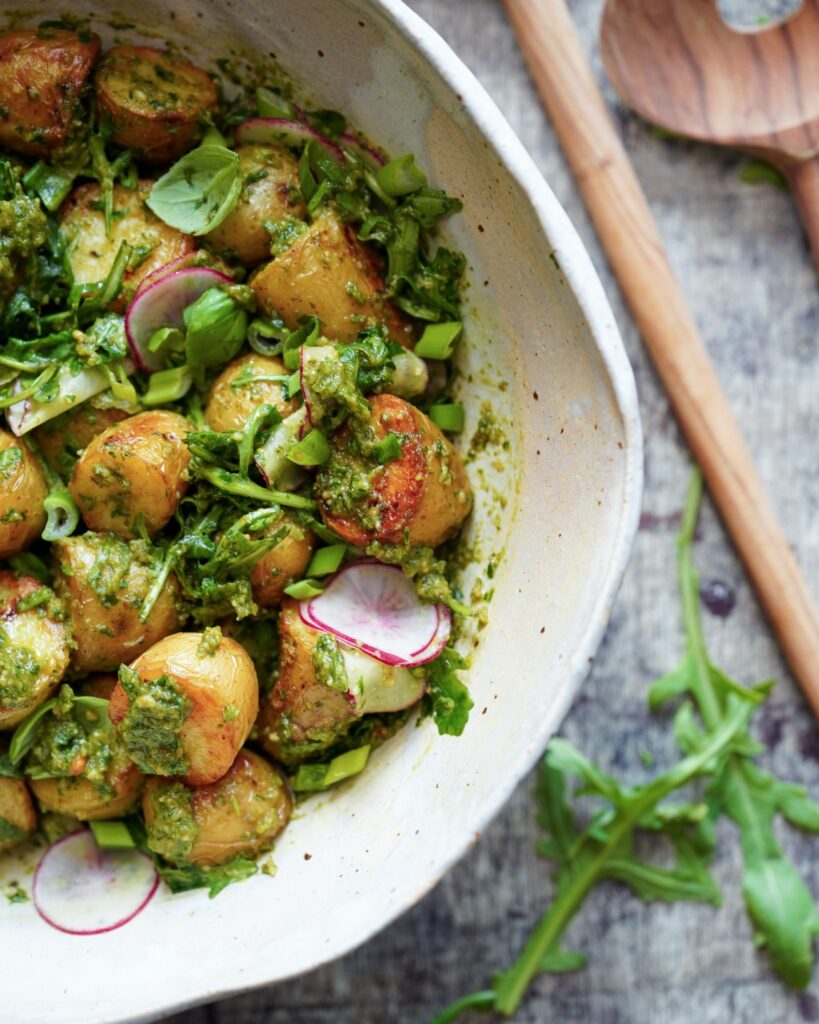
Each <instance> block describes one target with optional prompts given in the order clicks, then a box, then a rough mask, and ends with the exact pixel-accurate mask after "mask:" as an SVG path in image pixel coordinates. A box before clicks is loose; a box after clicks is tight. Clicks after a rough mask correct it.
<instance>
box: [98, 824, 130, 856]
mask: <svg viewBox="0 0 819 1024" xmlns="http://www.w3.org/2000/svg"><path fill="white" fill-rule="evenodd" d="M88 824H89V825H90V826H91V832H92V833H93V835H94V839H95V840H96V842H97V846H99V847H100V849H102V850H130V849H133V848H134V847H135V846H136V843H135V842H134V840H133V837H132V835H131V833H130V831H129V830H128V826H127V825H126V824H125V822H124V821H89V822H88Z"/></svg>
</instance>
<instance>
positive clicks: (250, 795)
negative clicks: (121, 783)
mask: <svg viewBox="0 0 819 1024" xmlns="http://www.w3.org/2000/svg"><path fill="white" fill-rule="evenodd" d="M168 785H170V783H168V782H165V781H163V780H162V779H158V778H153V779H149V781H148V785H147V787H146V790H145V796H144V797H143V800H142V810H143V813H144V815H145V825H146V827H147V830H148V845H149V846H151V838H152V836H151V825H152V824H153V822H154V820H155V816H156V810H155V805H154V799H155V797H156V795H157V794H158V793H159V792H161V790H162V788H163V787H165V786H168ZM192 793H193V818H194V822H195V825H196V832H197V835H196V839H195V841H194V844H193V847H192V849H191V851H190V853H189V854H188V855H187V856H186V857H185V861H186V862H187V863H189V864H198V865H200V866H202V867H209V866H212V865H215V864H224V863H225V861H228V860H230V859H231V858H232V857H236V856H238V855H239V854H243V855H244V856H246V857H255V856H258V854H260V853H262V852H263V851H264V850H266V849H268V848H269V847H270V845H271V844H272V842H273V840H274V839H275V838H276V836H277V835H278V834H279V833H280V832H281V831H282V829H283V828H284V827H285V825H286V824H287V822H288V821H289V820H290V815H291V814H292V811H293V800H292V797H291V796H290V792H289V790H288V788H287V783H286V782H285V780H284V778H283V777H282V775H281V773H280V772H278V771H277V770H276V769H275V768H274V767H273V766H272V765H271V764H268V762H267V761H266V760H265V759H264V758H262V757H259V755H258V754H254V753H252V752H251V751H250V750H247V749H242V750H240V751H239V753H238V754H237V755H236V760H235V761H234V762H233V764H232V765H231V766H230V768H229V769H228V771H227V774H225V775H224V776H223V777H222V778H221V779H219V781H218V782H214V783H212V784H211V785H208V786H197V787H196V788H194V789H193V790H192ZM151 848H153V847H151ZM157 852H159V853H161V852H163V851H162V850H161V849H160V850H157Z"/></svg>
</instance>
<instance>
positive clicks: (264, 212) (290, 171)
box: [206, 145, 307, 267]
mask: <svg viewBox="0 0 819 1024" xmlns="http://www.w3.org/2000/svg"><path fill="white" fill-rule="evenodd" d="M236 152H237V153H238V154H239V166H240V167H241V171H242V181H243V182H244V183H245V184H244V188H243V189H242V194H241V195H240V196H239V201H238V202H237V203H236V206H235V207H234V208H233V210H232V212H231V213H229V214H228V216H227V217H225V219H224V220H223V221H222V223H221V224H220V225H219V226H218V227H216V228H214V229H213V231H211V232H210V234H208V235H206V238H207V239H208V240H209V241H210V242H211V244H212V245H213V246H214V247H215V249H216V250H217V252H220V253H222V254H223V255H224V256H225V257H229V258H231V259H235V260H238V261H239V262H240V263H244V265H245V266H246V267H252V266H254V265H255V264H257V263H263V262H264V261H265V260H267V259H270V235H269V234H268V233H267V231H266V230H265V227H264V222H265V221H266V220H273V221H275V220H282V219H283V218H285V217H297V218H299V219H303V218H304V217H305V216H306V214H307V209H306V207H305V205H304V201H303V200H302V198H301V193H300V192H299V169H298V162H297V160H296V158H295V157H293V156H291V154H290V153H288V152H287V150H286V149H279V148H277V147H274V146H257V145H248V146H239V147H238V148H237V150H236Z"/></svg>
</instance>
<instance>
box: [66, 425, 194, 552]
mask: <svg viewBox="0 0 819 1024" xmlns="http://www.w3.org/2000/svg"><path fill="white" fill-rule="evenodd" d="M190 429H191V428H190V424H189V423H188V421H187V420H186V419H184V418H183V417H182V416H179V415H177V414H176V413H175V412H167V411H165V410H163V409H159V410H157V411H156V412H141V413H139V414H138V415H137V416H131V417H129V418H128V419H127V420H123V421H122V422H121V423H117V424H115V425H114V426H113V427H109V428H108V430H105V431H103V433H102V434H100V435H98V436H97V437H95V438H94V440H93V441H92V442H91V443H90V444H89V445H88V447H87V448H86V449H85V451H84V452H83V453H82V455H81V456H80V459H79V461H78V462H77V465H76V466H75V467H74V473H73V474H72V476H71V484H70V490H71V496H72V498H73V499H74V501H76V503H77V507H78V508H79V510H80V512H81V513H82V517H83V519H84V520H85V525H86V526H87V527H88V529H89V530H97V531H100V532H102V531H104V530H110V531H111V532H112V533H117V534H119V536H120V537H125V538H126V539H132V538H134V537H138V536H139V525H140V521H141V522H142V524H143V525H144V527H145V529H146V530H147V531H148V533H149V535H150V536H153V535H154V534H155V533H156V532H157V531H158V530H161V529H162V527H163V526H165V524H166V523H167V522H168V520H169V519H170V518H171V516H172V515H173V514H174V512H175V511H176V506H177V505H178V504H179V499H180V498H181V497H182V495H183V494H184V493H185V491H187V489H188V463H189V462H190V452H189V451H188V447H187V445H186V444H185V441H184V437H185V435H186V434H187V433H188V432H189V431H190Z"/></svg>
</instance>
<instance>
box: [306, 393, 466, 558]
mask: <svg viewBox="0 0 819 1024" xmlns="http://www.w3.org/2000/svg"><path fill="white" fill-rule="evenodd" d="M369 402H370V409H371V411H372V424H373V429H374V431H375V434H376V437H378V438H383V437H385V436H386V434H387V433H388V432H389V431H394V432H395V433H397V434H401V435H403V436H404V438H405V439H404V441H403V444H402V456H401V458H400V459H396V460H395V461H394V462H390V463H388V464H387V465H386V466H384V468H383V469H382V470H380V471H377V472H376V474H375V475H374V477H373V489H372V496H371V498H370V500H369V503H368V507H369V508H371V509H372V508H375V509H377V510H378V512H379V513H380V522H379V525H378V527H377V529H374V530H373V529H365V528H364V527H363V526H362V525H361V524H360V523H359V522H357V521H356V520H355V519H353V518H351V517H345V516H340V515H334V514H333V512H332V511H331V509H330V507H329V504H328V502H329V491H328V490H327V489H326V488H327V481H328V478H329V475H330V474H331V473H332V469H333V463H334V460H340V459H343V458H344V453H345V449H346V446H347V444H348V442H349V434H348V433H347V430H346V428H343V429H342V430H340V431H338V432H337V433H336V434H335V436H334V437H333V439H332V454H331V456H330V460H329V462H328V463H327V464H326V466H325V467H322V469H320V471H319V474H318V477H317V480H316V494H317V497H318V501H319V511H320V512H321V516H322V519H323V520H324V522H325V523H326V524H327V525H328V526H329V527H330V529H332V530H335V532H336V533H337V534H338V535H339V536H340V537H343V538H344V540H346V541H347V542H348V543H350V544H355V545H357V546H359V547H365V546H366V545H367V544H368V543H370V542H371V541H380V542H381V543H383V544H403V543H409V544H420V545H424V546H426V547H432V548H434V547H437V546H438V545H439V544H441V543H442V542H443V541H445V540H447V539H448V538H449V537H452V536H453V535H454V534H455V533H456V532H457V530H458V527H459V526H460V525H461V523H462V522H463V521H464V519H465V518H466V517H467V515H469V511H470V509H471V508H472V492H471V490H470V487H469V480H468V479H467V476H466V470H465V469H464V465H463V462H462V460H461V457H460V455H459V454H458V453H457V452H456V451H455V449H454V448H453V447H452V445H451V444H450V443H449V441H448V440H447V439H446V438H445V437H444V435H443V434H442V433H441V431H440V430H439V429H438V427H436V426H435V424H434V423H433V422H432V421H431V420H430V419H429V417H427V416H426V415H424V413H422V412H421V410H420V409H416V408H415V406H414V405H410V403H409V402H405V401H404V400H403V399H402V398H396V396H395V395H387V394H384V395H375V396H373V397H372V398H370V399H369Z"/></svg>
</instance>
